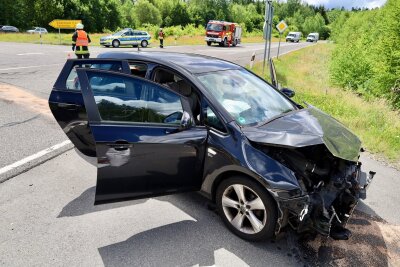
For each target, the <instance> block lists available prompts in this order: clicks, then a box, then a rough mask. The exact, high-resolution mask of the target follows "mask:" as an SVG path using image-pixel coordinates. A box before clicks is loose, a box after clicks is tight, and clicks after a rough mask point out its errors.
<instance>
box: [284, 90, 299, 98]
mask: <svg viewBox="0 0 400 267" xmlns="http://www.w3.org/2000/svg"><path fill="white" fill-rule="evenodd" d="M281 92H282V93H284V94H285V95H286V96H287V97H290V98H292V97H294V96H295V94H296V93H295V92H294V91H293V90H292V89H289V88H282V89H281Z"/></svg>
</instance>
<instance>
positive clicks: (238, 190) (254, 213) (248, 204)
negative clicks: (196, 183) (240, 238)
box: [222, 184, 267, 234]
mask: <svg viewBox="0 0 400 267" xmlns="http://www.w3.org/2000/svg"><path fill="white" fill-rule="evenodd" d="M222 208H223V211H224V214H225V216H226V218H227V219H228V221H229V222H230V223H231V224H232V226H234V227H235V228H236V229H237V230H239V231H240V232H242V233H246V234H256V233H258V232H260V231H261V230H262V229H263V228H264V227H265V225H266V222H267V211H266V208H265V205H264V203H263V201H262V199H261V198H260V196H258V195H257V193H255V192H254V191H253V190H252V189H251V188H249V187H247V186H245V185H242V184H233V185H230V186H229V187H227V188H226V189H225V191H224V193H223V194H222Z"/></svg>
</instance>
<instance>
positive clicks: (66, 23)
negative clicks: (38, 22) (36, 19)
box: [49, 19, 82, 29]
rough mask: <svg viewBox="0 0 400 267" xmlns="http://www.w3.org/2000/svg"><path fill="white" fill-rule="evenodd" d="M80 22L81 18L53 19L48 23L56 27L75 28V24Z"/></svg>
mask: <svg viewBox="0 0 400 267" xmlns="http://www.w3.org/2000/svg"><path fill="white" fill-rule="evenodd" d="M78 23H82V20H80V19H79V20H63V19H55V20H53V21H51V22H50V23H49V25H50V26H51V27H53V28H56V29H75V26H76V24H78Z"/></svg>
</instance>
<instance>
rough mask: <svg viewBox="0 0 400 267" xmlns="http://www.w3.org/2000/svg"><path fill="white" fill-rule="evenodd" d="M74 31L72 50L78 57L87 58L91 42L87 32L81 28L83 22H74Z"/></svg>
mask: <svg viewBox="0 0 400 267" xmlns="http://www.w3.org/2000/svg"><path fill="white" fill-rule="evenodd" d="M75 28H76V31H75V32H74V34H73V35H72V51H75V55H76V56H77V57H78V58H89V56H90V53H89V43H90V42H91V40H90V37H89V34H87V33H86V32H85V31H84V30H83V24H82V23H78V24H76V27H75Z"/></svg>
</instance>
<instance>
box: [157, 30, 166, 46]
mask: <svg viewBox="0 0 400 267" xmlns="http://www.w3.org/2000/svg"><path fill="white" fill-rule="evenodd" d="M164 38H165V34H164V32H163V29H162V28H160V31H159V32H158V39H159V40H160V48H164Z"/></svg>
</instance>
